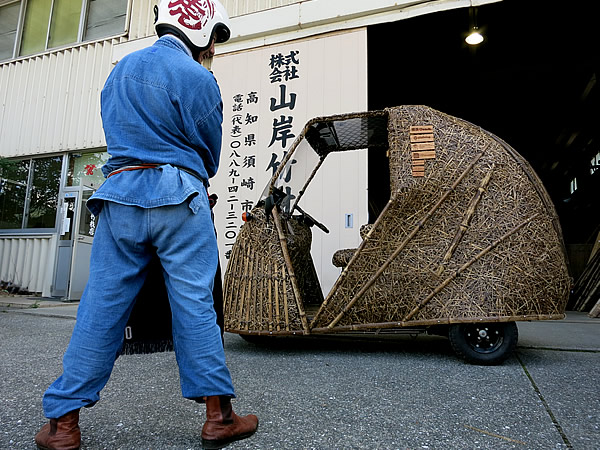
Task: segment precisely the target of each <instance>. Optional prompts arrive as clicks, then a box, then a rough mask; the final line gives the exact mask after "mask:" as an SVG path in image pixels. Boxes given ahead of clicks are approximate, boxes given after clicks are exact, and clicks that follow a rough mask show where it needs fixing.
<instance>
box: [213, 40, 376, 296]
mask: <svg viewBox="0 0 600 450" xmlns="http://www.w3.org/2000/svg"><path fill="white" fill-rule="evenodd" d="M366 57H367V50H366V30H365V29H359V30H354V31H350V32H343V33H336V34H330V35H323V36H318V37H313V38H310V39H305V40H298V41H292V42H288V43H283V44H277V45H273V46H266V47H261V48H258V49H253V50H248V51H243V52H239V53H233V54H226V55H222V56H217V57H216V58H215V60H214V63H213V66H212V70H213V72H214V74H215V76H216V78H217V80H218V82H219V86H220V88H221V93H222V96H223V108H224V121H223V146H222V150H221V161H220V167H219V172H218V174H217V175H216V176H215V177H214V178H213V179H212V180H211V187H210V192H211V193H215V194H217V195H218V197H219V200H218V202H217V205H216V207H215V209H214V213H215V225H216V229H217V235H218V243H219V251H220V259H221V265H222V268H223V272H224V271H225V268H226V266H227V261H228V258H229V255H230V252H231V249H232V247H233V244H234V242H235V240H236V238H237V235H238V233H239V230H240V227H241V225H242V224H243V222H242V214H243V213H244V212H248V211H250V210H251V209H252V208H253V207H254V206H255V205H256V203H257V202H258V200H260V198H261V194H262V192H263V190H264V188H265V186H266V185H267V183H268V181H269V179H270V178H271V177H272V175H273V174H274V173H275V171H276V170H277V168H278V166H279V164H280V163H281V161H282V159H283V158H284V156H285V155H286V152H287V150H288V149H289V147H290V146H291V145H292V143H293V142H294V140H295V139H296V137H297V136H298V135H299V134H300V132H301V131H302V129H303V127H304V125H305V123H306V122H307V121H308V120H309V119H312V118H313V117H318V116H325V115H332V114H342V113H347V112H353V111H365V110H366V109H367V61H366ZM326 166H327V167H328V169H327V171H326V174H325V173H322V174H319V177H320V179H315V181H314V182H315V183H321V185H322V189H321V190H320V193H319V195H316V196H315V195H314V194H313V196H312V197H311V198H308V199H307V201H308V202H309V205H310V214H311V215H312V216H314V217H315V218H317V219H318V220H320V221H321V222H323V223H325V224H326V226H327V227H328V228H329V230H330V234H327V235H325V234H324V233H322V232H321V231H319V230H318V229H316V228H313V243H312V255H313V260H314V262H315V266H316V269H317V274H318V275H319V278H320V281H321V287H322V288H323V290H324V292H325V293H327V292H328V290H329V289H330V287H331V286H332V285H333V282H334V281H335V279H336V278H337V277H338V276H339V273H340V269H338V268H336V267H334V266H333V265H332V263H331V256H332V255H333V253H334V252H335V251H337V250H339V249H340V248H350V247H356V246H358V244H359V243H360V237H359V228H360V225H362V224H365V223H367V193H366V189H367V154H366V151H363V152H346V153H345V154H343V155H331V156H330V157H328V159H327V161H326ZM325 169H326V167H324V168H323V170H321V171H320V172H324V170H325ZM284 176H285V177H289V178H291V177H294V176H304V175H303V174H300V173H299V174H295V173H294V165H293V164H292V166H291V170H289V171H288V172H286V173H285V174H284ZM288 181H289V180H288ZM349 224H350V225H351V226H349Z"/></svg>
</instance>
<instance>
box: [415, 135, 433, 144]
mask: <svg viewBox="0 0 600 450" xmlns="http://www.w3.org/2000/svg"><path fill="white" fill-rule="evenodd" d="M410 142H433V134H411V135H410Z"/></svg>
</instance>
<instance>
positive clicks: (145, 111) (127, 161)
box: [102, 36, 223, 181]
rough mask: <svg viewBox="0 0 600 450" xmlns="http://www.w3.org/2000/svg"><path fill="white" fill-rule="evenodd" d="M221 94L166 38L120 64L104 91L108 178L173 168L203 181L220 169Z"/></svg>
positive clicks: (183, 51)
mask: <svg viewBox="0 0 600 450" xmlns="http://www.w3.org/2000/svg"><path fill="white" fill-rule="evenodd" d="M222 117H223V113H222V102H221V94H220V91H219V88H218V86H217V83H216V80H215V79H214V77H213V75H212V74H211V73H210V72H208V71H207V70H206V69H204V68H203V67H202V66H201V65H200V64H198V63H197V62H196V61H194V60H193V59H192V58H191V57H190V56H189V55H188V53H187V50H186V48H185V46H184V45H183V44H182V43H181V42H180V41H179V40H177V39H176V38H174V37H172V36H164V37H162V38H161V39H159V40H158V41H157V42H156V43H155V44H154V45H153V46H151V47H148V48H146V49H143V50H140V51H138V52H135V53H132V54H130V55H128V56H126V57H125V58H123V60H121V61H120V62H119V63H118V64H117V66H116V67H115V68H114V69H113V71H112V73H111V74H110V76H109V78H108V80H107V82H106V84H105V86H104V89H103V91H102V120H103V124H104V131H105V134H106V141H107V149H108V153H109V154H110V155H111V159H110V160H109V161H108V163H107V165H106V166H105V169H104V171H105V175H107V174H108V173H109V172H111V171H113V170H115V169H117V168H119V167H122V166H126V165H131V164H139V163H158V164H172V165H175V166H179V167H182V168H185V169H188V170H190V171H192V172H194V173H195V174H197V175H198V176H199V177H200V178H201V179H203V180H204V181H208V179H209V178H210V177H212V176H213V175H214V174H215V172H216V170H217V167H218V161H219V154H220V147H221V136H222V133H221V125H222Z"/></svg>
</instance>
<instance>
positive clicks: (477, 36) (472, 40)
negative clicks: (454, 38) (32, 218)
mask: <svg viewBox="0 0 600 450" xmlns="http://www.w3.org/2000/svg"><path fill="white" fill-rule="evenodd" d="M465 42H466V43H467V44H469V45H478V44H481V43H482V42H483V35H482V34H481V33H480V32H479V30H478V28H477V27H473V30H472V31H471V33H470V34H469V35H468V36H467V37H466V38H465Z"/></svg>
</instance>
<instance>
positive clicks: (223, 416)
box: [202, 396, 258, 449]
mask: <svg viewBox="0 0 600 450" xmlns="http://www.w3.org/2000/svg"><path fill="white" fill-rule="evenodd" d="M257 428H258V417H256V416H255V415H254V414H248V415H247V416H243V417H240V416H238V415H237V414H236V413H234V412H233V409H232V408H231V398H230V397H225V396H214V397H206V423H205V424H204V426H203V427H202V446H203V447H204V448H207V449H215V448H223V447H225V446H226V445H227V444H230V443H232V442H234V441H239V440H240V439H245V438H247V437H249V436H252V435H253V434H254V432H255V431H256V429H257Z"/></svg>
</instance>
